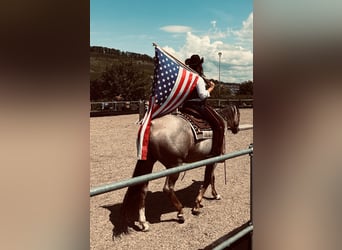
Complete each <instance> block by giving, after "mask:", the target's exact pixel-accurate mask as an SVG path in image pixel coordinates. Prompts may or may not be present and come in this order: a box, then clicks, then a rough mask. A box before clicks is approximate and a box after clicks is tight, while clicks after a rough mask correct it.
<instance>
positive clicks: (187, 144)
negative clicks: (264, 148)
mask: <svg viewBox="0 0 342 250" xmlns="http://www.w3.org/2000/svg"><path fill="white" fill-rule="evenodd" d="M218 114H219V115H220V116H221V117H222V118H223V120H225V121H226V124H227V125H226V128H227V129H229V130H231V132H232V133H233V134H236V133H237V132H238V131H239V122H240V111H239V109H238V108H237V107H236V106H235V105H229V106H227V107H225V108H223V109H221V110H219V111H218ZM150 129H151V130H150V141H149V148H148V154H147V159H146V160H138V161H137V163H136V166H135V169H134V172H133V177H136V176H141V175H144V174H149V173H151V172H152V169H153V165H154V164H155V163H156V161H159V162H161V163H162V164H163V165H164V166H165V167H166V168H172V167H176V166H179V165H181V164H183V163H191V162H194V161H199V160H203V159H206V158H208V157H211V156H212V155H211V147H212V139H204V140H200V141H196V140H195V138H194V134H193V131H192V129H191V126H190V124H189V122H188V121H186V120H185V119H183V118H182V117H180V116H177V115H174V114H168V115H165V116H162V117H159V118H156V119H153V120H152V121H151V128H150ZM215 166H216V163H213V164H209V165H207V166H206V168H205V175H204V181H203V184H202V185H201V187H200V190H199V192H198V195H197V197H196V199H195V205H194V207H193V208H192V214H194V215H198V214H199V213H200V207H202V205H201V201H202V198H203V195H204V193H205V192H206V190H207V188H208V186H209V185H211V189H212V195H213V197H214V198H215V199H220V195H219V194H218V193H217V191H216V189H215V175H214V169H215ZM179 174H180V173H176V174H172V175H169V176H167V177H166V180H165V185H164V187H163V192H164V193H165V194H166V195H167V196H168V197H169V199H170V200H171V202H172V204H173V205H174V207H175V208H176V210H177V212H178V214H177V220H178V222H179V223H184V221H185V218H184V213H183V205H182V203H181V202H180V201H179V199H178V198H177V196H176V194H175V190H174V188H175V184H176V181H177V179H178V177H179ZM147 187H148V182H145V183H142V184H137V185H134V186H130V187H128V189H127V191H126V194H125V197H124V200H123V203H122V206H121V211H120V223H119V224H118V225H117V227H116V228H114V232H115V234H116V235H119V234H122V233H125V234H127V233H128V226H129V225H132V223H133V224H134V221H136V220H137V219H138V222H139V224H140V226H141V228H140V230H141V231H148V230H149V223H148V222H147V221H146V217H145V198H146V195H147Z"/></svg>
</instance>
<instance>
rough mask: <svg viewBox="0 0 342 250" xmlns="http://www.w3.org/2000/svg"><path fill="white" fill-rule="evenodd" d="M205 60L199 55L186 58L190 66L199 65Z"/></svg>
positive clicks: (186, 62)
mask: <svg viewBox="0 0 342 250" xmlns="http://www.w3.org/2000/svg"><path fill="white" fill-rule="evenodd" d="M203 61H204V59H203V57H202V58H200V57H199V55H192V56H191V57H190V58H188V59H186V60H185V64H186V65H189V66H197V65H199V64H202V63H203Z"/></svg>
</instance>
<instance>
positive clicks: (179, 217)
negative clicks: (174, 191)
mask: <svg viewBox="0 0 342 250" xmlns="http://www.w3.org/2000/svg"><path fill="white" fill-rule="evenodd" d="M177 218H178V223H180V224H183V223H184V222H185V218H184V215H183V214H178V215H177Z"/></svg>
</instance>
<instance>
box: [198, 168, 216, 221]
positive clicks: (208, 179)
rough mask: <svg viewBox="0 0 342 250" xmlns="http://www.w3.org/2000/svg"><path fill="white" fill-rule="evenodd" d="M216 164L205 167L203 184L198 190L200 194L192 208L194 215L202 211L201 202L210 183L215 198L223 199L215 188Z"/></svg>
mask: <svg viewBox="0 0 342 250" xmlns="http://www.w3.org/2000/svg"><path fill="white" fill-rule="evenodd" d="M215 166H216V164H211V165H207V166H206V167H205V174H204V181H203V185H202V186H201V188H200V190H199V192H198V195H197V197H196V200H195V206H194V208H193V209H192V214H194V215H198V214H199V213H200V208H201V207H202V205H201V202H202V199H203V195H204V193H205V191H207V188H208V186H209V185H210V184H211V192H212V195H213V196H214V198H215V199H217V200H219V199H221V197H220V195H219V194H217V192H216V189H215V176H214V170H215Z"/></svg>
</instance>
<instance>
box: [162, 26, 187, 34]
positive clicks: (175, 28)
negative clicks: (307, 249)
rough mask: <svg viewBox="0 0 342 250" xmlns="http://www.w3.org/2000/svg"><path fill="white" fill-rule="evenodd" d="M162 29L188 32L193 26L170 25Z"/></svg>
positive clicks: (172, 31) (171, 31)
mask: <svg viewBox="0 0 342 250" xmlns="http://www.w3.org/2000/svg"><path fill="white" fill-rule="evenodd" d="M160 29H161V30H163V31H166V32H170V33H186V32H189V31H191V27H189V26H182V25H168V26H163V27H161V28H160Z"/></svg>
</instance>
